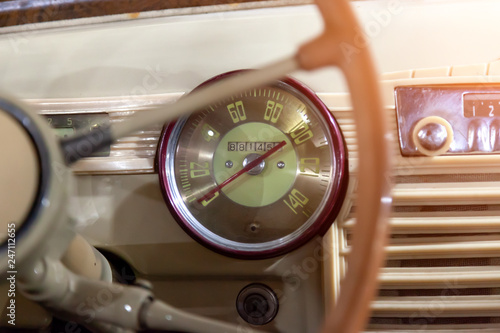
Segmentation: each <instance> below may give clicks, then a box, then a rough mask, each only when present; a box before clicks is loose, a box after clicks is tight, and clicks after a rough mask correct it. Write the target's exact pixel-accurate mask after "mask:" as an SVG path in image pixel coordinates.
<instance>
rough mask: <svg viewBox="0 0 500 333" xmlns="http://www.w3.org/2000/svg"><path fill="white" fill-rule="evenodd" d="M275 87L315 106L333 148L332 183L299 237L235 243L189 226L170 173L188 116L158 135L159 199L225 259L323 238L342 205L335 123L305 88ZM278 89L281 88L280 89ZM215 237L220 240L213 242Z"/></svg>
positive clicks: (264, 254)
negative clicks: (224, 256)
mask: <svg viewBox="0 0 500 333" xmlns="http://www.w3.org/2000/svg"><path fill="white" fill-rule="evenodd" d="M238 72H241V71H234V72H229V73H225V74H221V75H218V76H216V77H214V78H212V79H210V80H208V81H206V82H204V83H202V84H201V85H200V86H198V87H197V88H196V89H199V88H200V87H202V86H205V85H207V84H209V83H212V82H214V81H217V80H219V79H221V78H224V77H227V76H229V75H237V73H238ZM278 84H282V85H285V86H288V87H290V88H292V89H291V90H292V91H288V92H290V93H292V94H294V92H293V90H295V91H296V92H298V93H299V94H301V95H302V96H300V97H301V98H303V99H305V100H307V101H308V102H309V103H310V104H312V106H314V107H315V109H316V111H317V112H318V114H317V116H318V118H321V117H322V118H323V120H324V126H325V129H326V130H327V131H328V132H329V133H325V135H329V136H330V139H331V144H330V146H331V147H332V148H333V151H332V159H333V160H334V161H335V166H333V168H334V170H335V174H334V175H332V181H331V184H330V186H329V189H328V190H327V193H326V194H325V196H324V197H323V199H322V200H321V203H320V206H319V207H318V210H321V211H318V210H317V211H316V212H315V213H314V214H313V215H311V217H310V219H312V218H315V220H314V221H313V222H312V223H310V224H309V225H308V226H306V223H304V224H303V225H302V226H301V227H300V228H298V229H297V230H299V229H301V228H303V227H304V226H306V227H305V230H304V231H303V232H302V233H301V234H300V235H297V236H294V237H291V239H288V240H287V241H285V242H283V241H282V240H283V239H284V238H288V237H290V235H293V234H294V233H295V232H296V231H297V230H296V231H295V232H292V233H290V234H288V235H287V236H284V237H282V238H280V239H276V240H273V241H268V242H264V243H239V242H236V241H233V240H228V239H226V238H223V237H221V236H218V235H217V234H215V233H213V232H212V231H210V230H208V229H207V228H206V227H205V226H203V225H202V224H201V223H200V222H199V221H198V220H196V218H194V217H193V216H191V217H192V220H194V221H196V223H192V221H190V220H189V218H187V217H186V216H187V215H190V212H189V209H188V207H187V206H186V205H185V203H184V201H183V200H182V198H181V195H180V192H179V189H178V186H177V184H176V182H177V180H176V179H175V176H174V173H173V168H174V162H175V153H176V149H177V143H178V139H179V137H180V132H181V130H182V128H183V126H184V124H185V122H186V121H187V119H188V118H189V116H187V117H183V118H180V119H178V120H177V121H174V122H171V123H169V124H166V125H165V127H164V130H163V132H162V135H161V136H160V141H159V144H158V153H157V160H156V164H157V168H158V174H159V179H160V186H161V190H162V194H163V198H164V200H165V203H166V204H167V207H168V209H169V210H170V212H171V214H172V215H173V217H174V218H175V220H176V221H177V223H178V224H179V225H180V227H181V228H182V229H184V231H185V232H186V233H188V234H189V235H190V236H191V237H192V238H193V239H195V240H196V241H197V242H198V243H200V244H202V245H203V246H205V247H207V248H209V249H211V250H213V251H215V252H217V253H220V254H223V255H226V256H229V257H234V258H239V259H266V258H271V257H276V256H279V255H283V254H285V253H288V252H290V251H293V250H295V249H297V248H298V247H300V246H302V245H304V244H305V243H307V242H308V241H310V240H311V239H312V238H314V237H315V236H317V235H319V236H322V235H324V234H325V233H326V231H327V230H328V229H329V228H330V226H331V225H332V224H333V222H334V220H335V218H336V217H337V215H338V213H339V211H340V208H341V207H342V204H343V202H344V198H345V194H346V191H347V184H348V158H347V149H346V144H345V141H344V137H343V135H342V132H341V130H340V127H339V125H338V124H337V122H336V120H335V119H334V117H333V115H332V114H331V113H330V111H329V110H328V108H327V107H326V105H325V104H324V103H323V102H322V101H321V100H320V99H319V98H318V97H317V96H316V94H315V93H314V92H313V91H311V90H310V89H309V88H308V87H306V86H305V85H303V84H302V83H300V82H299V81H297V80H295V79H292V78H290V77H287V78H285V79H282V80H277V81H276V83H275V84H270V85H269V86H273V85H278ZM280 88H282V89H283V87H280ZM196 89H195V90H196ZM328 203H333V204H328ZM196 224H197V225H196ZM207 234H209V235H210V234H212V235H211V236H210V238H209V237H207ZM214 236H215V237H214ZM217 237H218V238H220V239H221V240H223V241H222V242H221V241H216V239H217ZM222 243H225V244H222ZM228 243H229V244H232V246H228ZM266 244H273V245H272V246H271V247H269V246H267V248H266V246H263V245H266ZM259 248H260V249H259Z"/></svg>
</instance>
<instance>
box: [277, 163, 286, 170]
mask: <svg viewBox="0 0 500 333" xmlns="http://www.w3.org/2000/svg"><path fill="white" fill-rule="evenodd" d="M277 165H278V168H280V169H283V168H284V167H285V162H283V161H279V162H278V164H277Z"/></svg>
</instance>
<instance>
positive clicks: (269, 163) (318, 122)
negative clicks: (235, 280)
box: [158, 73, 347, 259]
mask: <svg viewBox="0 0 500 333" xmlns="http://www.w3.org/2000/svg"><path fill="white" fill-rule="evenodd" d="M225 75H237V73H236V74H235V73H232V74H225ZM223 76H224V75H223ZM218 79H220V77H217V78H215V79H212V80H211V81H214V80H218ZM346 163H347V157H346V150H345V145H344V141H343V138H342V135H341V132H340V130H339V127H338V125H337V123H336V122H335V120H334V118H333V117H332V115H331V114H330V112H329V111H328V109H327V108H326V107H325V106H324V104H323V103H322V102H321V101H320V100H319V99H318V98H317V97H316V95H314V94H313V93H312V92H311V91H310V90H309V89H307V88H306V87H304V86H303V85H301V84H300V83H298V82H297V81H295V80H292V79H287V80H284V81H278V82H276V83H275V84H272V85H269V86H266V87H262V88H256V89H252V90H249V91H245V92H243V93H241V94H237V95H234V96H230V97H229V98H227V99H226V100H224V101H220V102H219V103H216V104H213V105H210V106H208V107H207V108H206V109H204V110H201V111H199V112H196V113H193V114H192V115H191V116H189V117H187V118H183V119H180V120H178V121H177V122H176V123H172V124H169V125H168V126H167V127H166V129H165V131H164V133H163V135H162V138H161V142H160V146H159V156H158V168H159V174H160V183H161V186H162V190H163V194H164V197H165V201H166V203H167V205H168V206H169V209H170V211H171V212H172V214H173V215H174V217H175V218H176V220H177V221H178V222H179V224H180V225H181V226H182V227H183V228H184V229H185V230H186V231H187V232H188V233H189V234H190V235H191V236H192V237H193V238H195V239H196V240H197V241H199V242H200V243H202V244H203V245H205V246H207V247H209V248H211V249H213V250H215V251H217V252H220V253H223V254H226V255H229V256H234V257H239V258H250V259H257V258H267V257H272V256H276V255H280V254H283V253H286V252H288V251H291V250H293V249H295V248H297V247H299V246H300V245H302V244H304V243H305V242H307V241H308V240H310V239H311V238H313V237H314V236H315V235H318V234H322V233H324V232H326V230H327V229H328V228H329V227H330V225H331V224H332V223H333V221H334V219H335V217H336V215H337V214H338V211H339V209H340V207H341V205H342V202H343V199H344V196H345V191H346V187H347V174H346V172H347V167H346Z"/></svg>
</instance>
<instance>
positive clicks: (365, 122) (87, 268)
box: [0, 0, 391, 333]
mask: <svg viewBox="0 0 500 333" xmlns="http://www.w3.org/2000/svg"><path fill="white" fill-rule="evenodd" d="M316 3H317V5H318V7H319V9H320V11H321V14H322V16H323V19H324V22H325V31H324V33H323V34H322V35H320V36H319V37H318V38H317V39H315V40H314V41H312V42H309V43H307V44H306V45H304V46H302V47H301V48H300V49H299V51H298V53H297V55H295V56H294V57H292V58H289V59H286V60H284V61H280V62H277V63H275V64H273V65H270V66H268V67H266V68H263V69H261V70H257V71H250V72H248V73H245V74H243V75H239V76H237V77H235V78H228V79H226V80H223V81H221V82H219V83H216V84H215V85H211V86H208V87H206V88H203V89H200V90H199V91H196V92H195V93H193V94H190V96H189V97H187V98H184V99H182V100H180V101H179V102H178V103H176V104H175V105H172V106H169V108H168V109H167V107H159V108H157V109H156V110H152V111H150V112H149V115H148V116H147V117H144V116H142V117H141V118H139V117H137V118H134V117H133V118H132V119H131V120H130V121H128V122H127V123H123V124H119V125H116V126H115V127H113V128H99V129H96V130H93V131H91V132H88V133H83V134H80V135H78V136H76V137H72V138H70V139H68V140H63V141H58V140H57V139H56V138H55V137H54V136H53V134H52V132H51V129H50V128H49V127H48V125H47V124H45V122H44V121H43V120H42V119H41V118H40V117H39V116H38V115H37V114H35V113H34V112H32V111H30V108H29V106H27V105H24V104H23V103H22V102H19V101H17V100H16V99H15V98H12V97H10V96H0V151H2V152H3V153H4V154H8V155H4V156H9V155H10V156H12V157H11V158H9V159H5V158H4V159H3V160H2V162H1V163H0V184H1V188H0V198H2V199H5V198H9V201H10V203H9V204H7V205H6V204H5V203H4V204H3V205H2V206H1V208H2V209H0V222H1V223H0V227H2V228H3V229H2V230H1V231H0V236H1V237H2V238H0V241H1V242H2V246H1V248H0V273H1V276H2V277H6V276H7V275H9V274H14V273H12V272H14V271H15V273H16V274H18V275H17V277H18V285H19V287H20V288H21V289H22V290H23V292H24V293H25V294H26V296H27V297H28V298H30V299H32V300H34V301H38V302H40V303H41V304H42V305H44V306H46V307H48V308H49V309H51V310H52V311H54V312H56V313H57V314H58V315H61V316H63V317H66V318H72V319H74V318H77V317H78V316H77V313H75V312H76V311H75V310H76V309H77V306H78V305H79V304H81V302H83V300H84V299H85V297H87V294H88V293H91V292H99V290H101V291H102V290H103V288H104V289H106V288H114V291H113V295H114V296H113V304H112V306H110V307H108V308H104V310H103V311H101V312H100V313H98V314H97V317H96V319H98V320H99V322H98V323H97V324H94V325H88V326H90V327H91V328H94V329H98V330H107V331H113V330H116V329H117V328H118V327H126V328H128V329H140V328H152V329H178V330H179V329H180V330H186V329H187V330H194V331H203V332H221V331H227V332H233V331H234V332H236V331H237V330H236V328H234V327H233V326H231V325H227V324H221V323H218V322H215V321H211V320H208V319H203V318H197V317H194V316H190V315H187V314H184V313H182V312H179V311H177V310H176V309H173V308H171V307H168V306H167V305H165V304H163V303H161V302H159V301H153V300H152V295H151V293H150V292H148V291H145V290H142V289H140V288H137V287H123V286H116V285H114V284H112V283H111V282H110V281H111V280H110V276H109V274H107V273H106V269H105V266H106V264H105V260H104V259H103V258H101V257H100V255H99V254H98V253H96V252H95V251H93V249H92V248H91V247H90V246H89V245H88V244H86V243H85V241H84V240H82V238H81V237H76V233H75V231H74V228H73V225H72V221H71V218H70V217H69V213H68V211H67V210H68V208H67V203H68V197H70V196H71V190H72V187H71V184H72V175H71V170H70V169H69V166H70V165H71V163H73V162H74V161H76V160H78V159H80V158H82V157H85V156H89V155H90V154H92V152H93V151H95V150H98V149H101V148H103V147H105V146H107V145H109V144H111V142H113V141H114V140H115V139H117V138H120V137H122V136H124V135H127V134H129V133H131V132H133V131H135V130H137V129H141V128H143V127H145V126H147V125H149V124H151V123H155V122H160V121H163V122H166V121H167V120H169V119H173V118H176V117H178V116H179V115H181V114H183V113H185V112H189V111H190V110H196V109H199V108H201V107H202V106H204V105H206V104H209V103H212V102H215V101H217V100H219V99H222V98H223V97H225V96H227V95H231V94H233V93H236V92H239V91H243V90H245V89H249V88H253V87H255V86H258V85H263V84H265V83H268V82H271V81H272V80H274V79H277V78H280V77H282V76H284V75H285V74H286V73H289V72H291V71H294V70H296V69H305V70H312V69H315V68H319V67H323V66H327V65H334V66H338V67H339V68H340V69H341V70H342V72H343V73H344V76H345V78H346V80H347V83H348V86H349V90H350V92H351V101H352V105H353V108H354V111H355V112H354V115H355V121H356V128H357V134H358V136H357V140H358V146H359V165H358V169H357V171H356V174H357V179H358V187H357V207H358V209H357V212H356V214H357V222H356V226H355V228H354V235H353V245H352V251H351V253H350V255H349V257H348V263H347V266H348V270H347V275H346V276H345V278H344V280H343V282H342V285H341V292H340V295H339V298H338V299H337V301H336V306H333V307H332V310H331V311H330V312H329V314H328V315H327V317H326V321H325V324H324V326H323V329H322V332H324V333H326V332H342V333H351V332H359V331H360V330H361V329H362V328H363V326H364V324H365V322H366V318H367V317H368V313H369V305H370V302H371V300H372V298H373V296H374V294H375V291H376V288H377V275H378V271H379V268H380V267H381V265H382V263H383V260H384V245H385V242H386V235H387V233H388V223H387V216H388V213H389V210H390V206H391V198H390V158H389V150H388V146H389V145H388V138H387V136H386V130H385V128H386V117H385V115H384V110H383V108H382V104H381V100H380V94H379V92H378V86H377V76H376V72H375V70H374V68H373V65H372V63H371V59H370V55H369V52H368V47H367V43H366V41H365V40H364V37H363V36H362V35H361V34H360V33H359V31H361V30H360V29H359V27H358V25H357V23H356V19H355V16H354V14H353V12H352V10H351V8H350V4H349V3H348V2H347V1H346V0H316ZM12 138H15V139H14V140H13V139H12ZM20 152H22V153H20ZM19 180H21V182H22V184H21V186H19ZM14 183H16V188H17V189H19V190H18V191H13V190H12V188H13V186H14ZM14 221H23V222H22V223H21V224H19V223H17V224H16V223H13V222H14ZM16 237H17V239H18V242H17V243H16V244H15V245H13V244H12V241H11V240H12V239H15V238H16ZM14 242H15V240H14ZM13 248H14V249H15V253H16V260H15V261H14V262H12V261H9V254H10V253H11V251H12V249H13ZM75 249H77V250H75ZM82 253H85V254H86V255H87V257H90V258H91V260H89V261H88V262H87V263H85V262H82V261H81V259H80V258H79V256H82ZM61 261H63V262H64V263H65V265H63V264H62V263H61ZM75 263H76V264H75ZM96 263H98V264H96ZM68 267H69V268H70V269H71V271H70V270H68ZM75 272H76V273H78V274H75ZM139 289H140V290H139ZM79 302H80V303H79ZM117 305H120V306H121V308H120V307H118V306H117ZM166 313H168V315H166Z"/></svg>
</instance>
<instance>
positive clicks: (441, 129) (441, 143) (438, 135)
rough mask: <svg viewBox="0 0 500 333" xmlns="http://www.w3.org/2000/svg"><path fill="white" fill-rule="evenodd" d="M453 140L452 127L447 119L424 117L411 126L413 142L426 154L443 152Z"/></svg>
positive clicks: (434, 154)
mask: <svg viewBox="0 0 500 333" xmlns="http://www.w3.org/2000/svg"><path fill="white" fill-rule="evenodd" d="M452 142H453V129H452V127H451V125H450V123H449V122H448V121H446V120H445V119H444V118H441V117H438V116H431V117H426V118H423V119H421V120H419V121H418V122H417V124H416V125H415V127H414V128H413V143H414V144H415V147H416V148H417V150H418V151H419V152H421V153H422V154H424V155H426V156H437V155H441V154H444V153H446V152H447V151H448V149H450V145H451V143H452Z"/></svg>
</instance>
